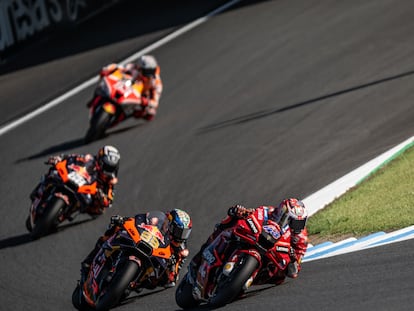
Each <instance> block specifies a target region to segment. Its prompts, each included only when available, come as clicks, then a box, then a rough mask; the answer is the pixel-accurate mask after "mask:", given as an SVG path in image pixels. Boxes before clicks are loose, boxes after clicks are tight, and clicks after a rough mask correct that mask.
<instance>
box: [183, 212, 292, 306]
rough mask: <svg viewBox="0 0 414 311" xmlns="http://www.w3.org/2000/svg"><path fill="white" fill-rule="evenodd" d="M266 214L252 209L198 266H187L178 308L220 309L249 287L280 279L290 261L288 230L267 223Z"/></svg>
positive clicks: (218, 239)
mask: <svg viewBox="0 0 414 311" xmlns="http://www.w3.org/2000/svg"><path fill="white" fill-rule="evenodd" d="M267 212H268V210H267V208H265V209H264V210H259V209H256V211H255V212H253V213H252V214H250V215H248V216H246V217H245V218H244V219H238V220H237V222H236V223H235V225H234V226H232V227H231V228H228V229H225V230H223V231H222V232H220V233H219V234H218V236H217V237H216V238H215V239H214V240H212V241H211V242H210V243H209V244H208V245H207V247H206V248H205V249H204V250H203V252H202V255H201V261H200V263H199V265H198V266H197V267H191V265H192V263H190V265H189V271H188V272H187V274H186V275H185V276H184V277H183V279H182V281H181V282H180V284H179V285H178V287H177V290H176V293H175V300H176V302H177V304H178V306H180V307H181V308H183V309H191V308H196V307H198V306H199V305H200V304H201V303H207V304H208V305H209V306H211V307H213V308H217V307H221V306H224V305H226V304H228V303H230V302H231V301H233V300H234V299H236V298H237V297H239V296H241V295H243V294H244V293H245V292H246V291H247V289H248V288H249V287H250V286H251V285H259V284H266V283H268V282H269V280H270V279H271V277H273V276H277V275H278V274H283V275H284V270H285V269H286V268H287V266H288V264H289V263H290V261H291V259H290V258H291V256H290V254H291V251H292V250H291V246H290V230H288V229H287V230H282V229H281V228H280V227H279V226H278V225H277V224H276V223H274V222H268V219H267V218H268V213H267ZM269 269H271V274H269ZM270 283H271V282H270Z"/></svg>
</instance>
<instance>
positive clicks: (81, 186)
mask: <svg viewBox="0 0 414 311" xmlns="http://www.w3.org/2000/svg"><path fill="white" fill-rule="evenodd" d="M46 164H48V163H46ZM42 186H43V187H44V190H43V193H42V195H41V197H40V198H39V197H36V198H34V200H33V201H32V204H31V206H30V210H29V216H28V217H27V219H26V227H27V229H28V231H29V232H30V234H31V236H32V238H35V239H37V238H40V237H42V236H44V235H47V234H49V233H51V232H52V231H55V230H56V229H57V227H58V226H59V224H60V223H62V222H63V221H65V220H69V221H72V220H73V219H74V217H75V216H76V215H77V214H79V213H82V212H84V211H86V208H87V207H88V206H89V205H90V204H92V196H93V195H95V194H96V193H97V192H98V188H97V182H96V180H94V178H93V177H92V176H91V175H90V174H89V173H88V171H87V170H86V168H85V167H84V166H79V165H76V164H75V163H71V162H70V163H68V160H66V159H65V160H62V161H60V162H57V163H56V164H55V165H54V166H53V167H51V168H50V170H49V173H48V174H47V176H46V177H45V179H44V181H43V185H42Z"/></svg>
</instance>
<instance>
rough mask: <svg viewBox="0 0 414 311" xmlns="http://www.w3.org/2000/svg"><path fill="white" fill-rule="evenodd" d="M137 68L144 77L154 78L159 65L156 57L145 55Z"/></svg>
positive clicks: (140, 59) (139, 60)
mask: <svg viewBox="0 0 414 311" xmlns="http://www.w3.org/2000/svg"><path fill="white" fill-rule="evenodd" d="M137 66H138V70H139V71H140V72H141V74H142V75H143V76H144V77H154V76H155V73H156V71H157V67H158V63H157V60H156V59H155V57H154V56H152V55H143V56H141V57H140V58H139V59H138V62H137Z"/></svg>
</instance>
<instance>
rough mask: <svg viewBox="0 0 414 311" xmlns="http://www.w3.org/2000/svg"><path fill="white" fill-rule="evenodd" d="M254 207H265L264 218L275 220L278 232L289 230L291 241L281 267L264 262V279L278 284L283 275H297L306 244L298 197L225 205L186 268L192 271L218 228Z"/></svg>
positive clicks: (305, 215)
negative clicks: (287, 260) (270, 202)
mask: <svg viewBox="0 0 414 311" xmlns="http://www.w3.org/2000/svg"><path fill="white" fill-rule="evenodd" d="M257 209H261V210H264V209H267V213H268V221H269V222H275V223H277V225H278V226H280V228H281V230H282V234H290V235H291V237H290V242H291V253H290V259H291V262H290V263H289V264H288V266H287V268H286V270H285V271H281V273H279V274H275V273H274V271H275V270H276V271H277V269H275V267H273V266H272V264H271V263H267V265H268V266H267V272H268V276H267V281H266V283H271V284H276V285H279V284H281V283H282V282H283V281H284V280H285V277H286V276H288V277H290V278H297V277H298V273H299V271H300V270H301V261H302V258H303V256H304V255H305V252H306V249H307V247H308V232H307V229H306V220H307V218H308V213H307V210H306V208H305V205H304V204H303V202H302V201H300V200H298V199H296V198H289V199H284V200H282V202H281V203H280V204H279V205H278V206H277V207H274V206H264V205H262V206H259V207H256V208H246V207H244V206H242V205H235V206H232V207H230V208H229V209H228V211H227V216H226V217H225V218H224V219H223V220H222V221H221V222H220V223H219V224H217V225H216V227H215V231H214V232H213V233H212V234H211V235H210V237H209V238H208V239H207V241H206V242H205V243H204V244H203V245H202V246H201V248H200V250H199V251H198V253H197V254H196V255H195V256H194V257H193V259H192V260H191V262H190V265H189V268H190V272H191V273H193V275H194V274H195V269H196V268H197V267H198V266H199V264H200V261H201V255H202V253H203V250H204V249H205V248H206V247H207V246H208V245H209V244H210V243H211V242H212V241H213V240H214V239H215V238H216V237H217V236H218V235H219V234H220V232H222V231H223V230H225V229H227V228H230V227H232V226H233V225H234V224H235V223H236V222H237V219H240V218H245V217H247V216H248V215H249V214H251V213H253V212H254V211H256V210H257Z"/></svg>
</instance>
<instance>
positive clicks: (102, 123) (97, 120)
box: [84, 109, 111, 143]
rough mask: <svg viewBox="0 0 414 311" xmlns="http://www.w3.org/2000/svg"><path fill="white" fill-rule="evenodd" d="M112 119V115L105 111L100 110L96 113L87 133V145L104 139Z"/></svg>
mask: <svg viewBox="0 0 414 311" xmlns="http://www.w3.org/2000/svg"><path fill="white" fill-rule="evenodd" d="M110 119H111V115H110V114H109V113H107V112H106V111H105V110H103V109H100V111H99V112H98V113H95V114H94V115H93V117H92V119H91V122H90V125H89V129H88V131H87V132H86V135H85V138H84V140H85V143H90V142H92V141H94V140H97V139H99V138H102V137H103V136H104V135H105V131H106V129H107V127H108V124H109V121H110Z"/></svg>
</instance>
